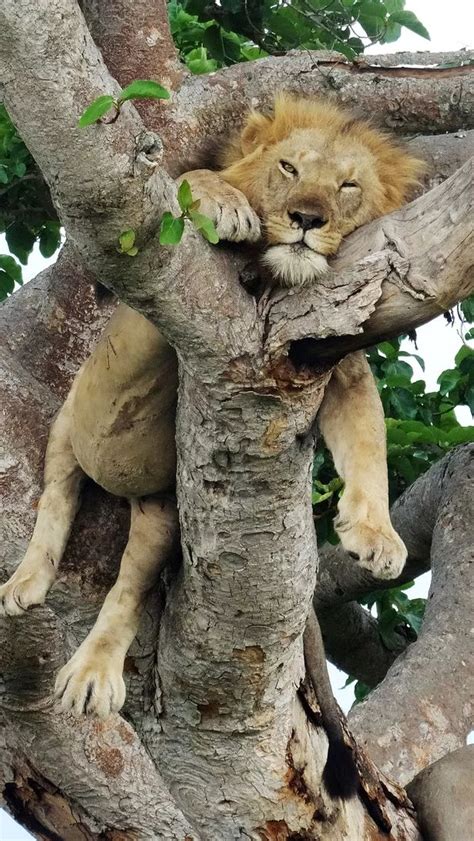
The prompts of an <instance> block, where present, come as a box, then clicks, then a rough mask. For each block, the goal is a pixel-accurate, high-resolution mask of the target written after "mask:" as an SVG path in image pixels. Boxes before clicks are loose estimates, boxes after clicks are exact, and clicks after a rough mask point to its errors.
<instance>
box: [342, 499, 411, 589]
mask: <svg viewBox="0 0 474 841" xmlns="http://www.w3.org/2000/svg"><path fill="white" fill-rule="evenodd" d="M334 527H335V529H336V531H337V533H338V535H339V537H340V538H341V543H342V545H343V547H344V549H345V550H346V552H349V554H350V555H351V556H352V557H355V558H356V559H357V561H358V564H359V566H361V567H364V568H365V569H368V570H370V572H371V573H372V575H373V576H374V577H375V578H387V579H390V580H392V579H394V578H398V576H399V575H400V573H401V571H402V569H403V567H404V566H405V562H406V559H407V550H406V548H405V544H404V543H403V541H402V540H401V539H400V537H399V536H398V534H397V533H396V531H395V529H394V528H393V527H392V525H391V523H390V522H383V523H380V524H377V523H376V522H375V521H374V522H364V521H363V520H355V521H354V520H352V521H351V520H350V519H348V518H347V516H346V517H344V518H343V517H342V516H341V515H339V516H338V517H337V518H336V520H335V521H334Z"/></svg>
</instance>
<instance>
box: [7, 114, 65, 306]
mask: <svg viewBox="0 0 474 841" xmlns="http://www.w3.org/2000/svg"><path fill="white" fill-rule="evenodd" d="M0 233H4V234H5V238H6V241H7V245H8V249H9V251H10V254H9V255H0V301H1V300H3V299H4V298H6V297H7V295H10V294H11V293H12V292H13V290H14V288H15V284H20V285H21V283H22V271H21V265H20V263H21V264H23V265H26V263H27V262H28V257H29V255H30V254H31V252H32V250H33V246H34V245H35V243H36V242H38V244H39V249H40V252H41V254H42V255H43V257H51V256H52V254H54V252H55V251H56V249H57V248H58V246H59V243H60V240H61V234H60V225H59V221H58V218H57V215H56V211H55V209H54V207H53V204H52V202H51V198H50V194H49V190H48V188H47V186H46V184H45V182H44V180H43V177H42V175H41V173H40V171H39V169H38V167H37V166H36V164H35V162H34V160H33V158H32V157H31V155H30V153H29V151H28V149H27V147H26V146H25V144H24V143H23V141H22V140H21V138H20V137H19V135H18V133H17V132H16V129H15V127H14V126H13V124H12V122H11V120H10V118H9V117H8V114H7V112H6V111H5V108H4V107H3V105H0Z"/></svg>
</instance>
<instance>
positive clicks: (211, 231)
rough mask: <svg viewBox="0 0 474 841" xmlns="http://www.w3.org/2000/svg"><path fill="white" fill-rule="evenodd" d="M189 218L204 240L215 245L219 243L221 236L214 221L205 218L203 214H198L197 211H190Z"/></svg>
mask: <svg viewBox="0 0 474 841" xmlns="http://www.w3.org/2000/svg"><path fill="white" fill-rule="evenodd" d="M189 218H190V219H191V222H192V223H193V225H194V227H195V228H196V229H197V230H198V231H199V233H200V234H201V235H202V236H203V237H204V239H207V240H208V242H211V243H212V244H213V245H216V243H218V242H219V235H218V233H217V231H216V228H215V225H214V222H213V221H212V219H209V217H208V216H204V214H203V213H198V212H197V211H196V210H189Z"/></svg>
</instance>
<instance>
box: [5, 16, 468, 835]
mask: <svg viewBox="0 0 474 841" xmlns="http://www.w3.org/2000/svg"><path fill="white" fill-rule="evenodd" d="M407 8H408V9H410V10H411V11H413V12H415V14H416V15H417V16H418V17H419V19H420V20H421V21H422V22H423V23H424V24H425V26H426V28H427V29H428V31H429V32H430V35H431V41H430V42H428V41H426V40H425V39H424V38H420V36H419V35H415V34H414V33H412V32H409V31H408V30H406V29H404V30H403V35H402V37H401V38H400V40H399V41H397V42H396V44H387V45H386V46H385V47H381V46H380V45H376V46H375V47H371V48H370V49H369V50H367V52H369V53H382V52H396V51H397V50H410V51H413V50H433V51H447V50H458V49H461V48H463V47H473V46H474V3H473V0H449V3H446V2H440V0H407ZM2 239H3V238H2V237H0V252H2V251H3V252H4V251H5V246H4V242H3V241H2ZM45 265H47V261H45V260H43V259H42V258H41V256H40V255H39V254H38V253H36V254H35V256H34V258H32V259H31V260H30V263H29V265H28V267H27V269H25V271H24V276H25V278H27V279H29V278H30V277H33V276H34V275H35V274H36V273H37V272H38V271H39V270H40V269H41V268H43V267H44V266H45ZM417 342H418V352H419V353H420V355H421V356H422V357H423V358H424V359H425V361H426V363H427V370H426V372H425V374H424V375H423V376H424V378H425V380H426V382H427V385H428V387H429V388H436V379H437V377H438V376H439V374H440V372H441V371H443V370H444V369H445V368H448V367H450V366H451V365H452V364H453V361H454V354H455V353H456V351H457V350H458V349H459V337H458V336H457V334H456V330H455V328H453V327H447V326H445V322H444V319H442V318H440V319H437V320H436V321H434V322H431V323H430V324H427V325H425V327H422V328H421V329H420V330H418V338H417ZM407 349H409V348H407ZM418 375H420V376H421V372H417V376H418ZM462 420H463V422H464V423H469V410H466V412H464V411H463V412H462ZM422 578H423V580H421V579H420V580H419V582H417V595H426V593H427V587H428V581H429V576H428V575H426V576H423V577H422ZM411 592H413V591H411ZM331 678H332V681H333V686H334V688H335V690H336V695H337V698H338V700H339V703H340V704H341V706H342V707H343V708H344V709H345V710H346V711H347V710H348V709H349V707H350V705H351V704H352V701H353V692H352V689H351V687H348V688H347V689H345V690H344V691H340V687H341V686H342V685H343V683H344V681H345V675H342V673H340V672H338V671H337V669H334V668H333V667H331ZM31 838H32V836H31V835H29V833H27V832H25V830H23V829H22V828H21V827H19V826H17V825H16V824H15V822H14V821H13V820H12V819H11V818H10V817H9V815H7V814H6V812H2V811H0V841H26V839H31Z"/></svg>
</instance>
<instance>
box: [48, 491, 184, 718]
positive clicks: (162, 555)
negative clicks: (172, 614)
mask: <svg viewBox="0 0 474 841" xmlns="http://www.w3.org/2000/svg"><path fill="white" fill-rule="evenodd" d="M131 506H132V513H131V524H130V534H129V538H128V543H127V546H126V547H125V551H124V554H123V556H122V561H121V564H120V572H119V575H118V578H117V581H116V582H115V584H114V586H113V587H112V589H111V590H110V592H109V593H108V595H107V597H106V599H105V601H104V604H103V605H102V609H101V611H100V613H99V615H98V617H97V621H96V623H95V625H94V627H93V628H92V630H91V632H90V633H89V635H88V636H87V637H86V639H85V640H84V642H83V643H82V644H81V645H80V646H79V648H78V649H77V651H76V652H75V654H73V656H72V657H71V659H70V660H69V662H68V663H66V665H65V666H63V668H62V669H61V671H60V672H59V674H58V677H57V680H56V688H55V693H56V697H57V698H59V699H60V700H61V706H62V708H63V709H65V710H72V711H73V712H74V713H76V714H77V715H79V714H81V713H85V714H92V715H97V716H99V717H100V718H106V717H107V716H108V715H109V714H110V713H112V712H117V710H119V709H120V708H121V706H122V705H123V703H124V701H125V683H124V680H123V676H122V673H123V666H124V660H125V655H126V653H127V651H128V648H129V647H130V644H131V642H132V640H133V638H134V637H135V635H136V633H137V628H138V622H139V618H140V613H141V611H142V608H143V605H144V601H145V598H146V596H147V593H148V592H149V590H150V588H151V587H152V586H153V584H154V583H155V582H156V580H157V577H158V575H159V573H160V572H161V570H162V568H163V565H164V562H165V561H166V560H167V558H168V556H169V553H170V551H171V548H172V544H173V541H174V539H175V536H176V533H177V522H178V521H177V510H176V503H175V502H174V501H167V500H160V499H158V498H156V497H148V498H147V499H141V500H136V499H134V500H132V503H131Z"/></svg>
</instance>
